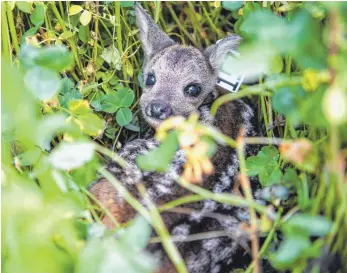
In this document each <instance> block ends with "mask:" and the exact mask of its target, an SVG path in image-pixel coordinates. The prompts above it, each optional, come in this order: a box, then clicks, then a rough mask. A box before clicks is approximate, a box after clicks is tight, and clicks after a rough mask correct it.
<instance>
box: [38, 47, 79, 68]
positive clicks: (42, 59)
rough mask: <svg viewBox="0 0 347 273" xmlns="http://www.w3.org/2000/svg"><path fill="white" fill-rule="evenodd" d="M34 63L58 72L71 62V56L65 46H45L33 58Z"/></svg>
mask: <svg viewBox="0 0 347 273" xmlns="http://www.w3.org/2000/svg"><path fill="white" fill-rule="evenodd" d="M35 64H37V65H40V66H44V67H47V68H49V69H52V70H54V71H56V72H60V71H62V70H64V69H66V68H68V67H70V66H71V65H72V64H73V56H72V54H71V52H69V51H68V50H67V48H66V47H61V46H55V47H45V48H43V49H42V50H41V51H40V54H39V55H38V56H37V57H36V58H35Z"/></svg>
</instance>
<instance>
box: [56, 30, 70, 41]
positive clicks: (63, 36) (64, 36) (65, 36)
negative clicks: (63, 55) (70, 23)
mask: <svg viewBox="0 0 347 273" xmlns="http://www.w3.org/2000/svg"><path fill="white" fill-rule="evenodd" d="M72 36H73V33H72V32H71V31H64V32H63V33H62V34H60V35H59V37H58V39H60V40H66V39H69V38H71V37H72Z"/></svg>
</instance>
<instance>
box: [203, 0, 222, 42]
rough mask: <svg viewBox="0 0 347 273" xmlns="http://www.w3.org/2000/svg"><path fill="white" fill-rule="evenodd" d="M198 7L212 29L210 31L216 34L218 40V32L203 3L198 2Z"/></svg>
mask: <svg viewBox="0 0 347 273" xmlns="http://www.w3.org/2000/svg"><path fill="white" fill-rule="evenodd" d="M200 6H201V8H202V12H203V13H204V16H205V19H206V20H207V22H208V24H209V25H210V27H211V28H212V30H213V31H214V32H215V33H217V37H218V38H220V30H219V29H218V28H217V27H216V25H215V24H214V23H213V22H212V20H211V18H210V15H209V13H208V12H207V10H206V8H205V6H204V3H203V2H201V1H200Z"/></svg>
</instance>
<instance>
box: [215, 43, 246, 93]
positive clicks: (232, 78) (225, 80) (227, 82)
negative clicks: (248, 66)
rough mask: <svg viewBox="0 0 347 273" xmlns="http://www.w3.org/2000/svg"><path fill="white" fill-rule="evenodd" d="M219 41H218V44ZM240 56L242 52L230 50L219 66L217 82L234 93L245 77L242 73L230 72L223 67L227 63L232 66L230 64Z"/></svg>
mask: <svg viewBox="0 0 347 273" xmlns="http://www.w3.org/2000/svg"><path fill="white" fill-rule="evenodd" d="M219 41H220V40H219ZM219 41H217V44H218V42H219ZM239 56H240V54H239V53H238V52H236V51H234V50H229V51H228V53H227V54H226V57H225V59H224V62H223V64H222V65H221V66H220V68H219V72H218V79H217V83H216V84H217V85H218V86H220V87H222V88H224V89H226V90H228V91H230V92H233V93H234V92H237V91H238V90H239V89H240V86H241V84H242V82H243V80H244V77H243V76H241V75H236V74H229V73H228V72H227V71H225V70H224V69H223V67H224V65H225V64H228V66H230V64H231V63H233V61H234V60H235V59H236V58H237V57H239Z"/></svg>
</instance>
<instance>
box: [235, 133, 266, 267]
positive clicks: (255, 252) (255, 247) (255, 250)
mask: <svg viewBox="0 0 347 273" xmlns="http://www.w3.org/2000/svg"><path fill="white" fill-rule="evenodd" d="M237 144H238V145H237V155H238V158H239V162H240V163H239V165H240V183H241V186H242V189H243V191H244V193H245V195H246V200H248V202H253V196H252V190H251V186H250V182H249V179H248V177H247V174H246V159H245V156H244V154H243V151H244V140H243V136H239V138H238V140H237ZM249 213H250V216H251V224H250V233H251V234H250V237H251V243H252V258H253V262H254V271H253V272H254V273H260V272H261V267H260V256H259V239H258V235H257V233H258V228H257V215H256V213H255V210H254V208H252V207H249Z"/></svg>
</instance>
